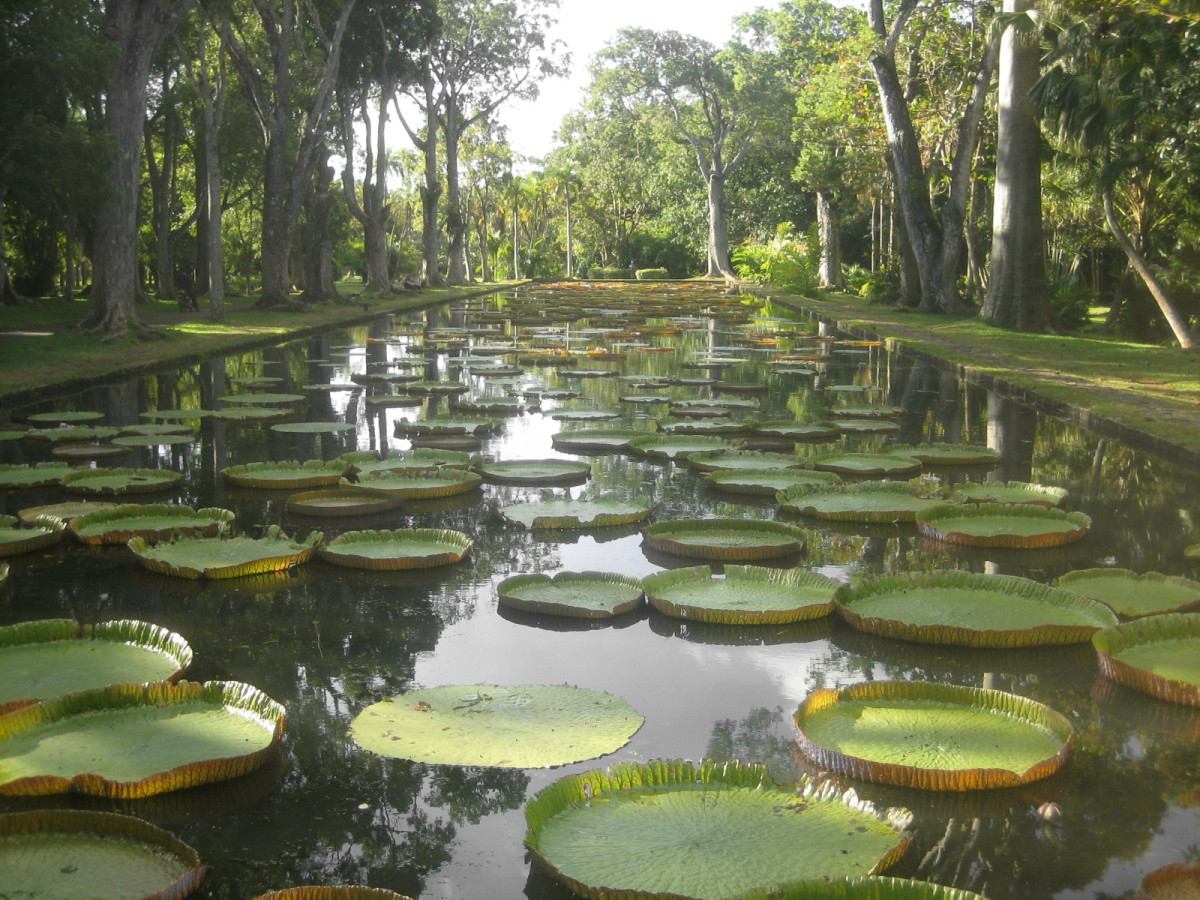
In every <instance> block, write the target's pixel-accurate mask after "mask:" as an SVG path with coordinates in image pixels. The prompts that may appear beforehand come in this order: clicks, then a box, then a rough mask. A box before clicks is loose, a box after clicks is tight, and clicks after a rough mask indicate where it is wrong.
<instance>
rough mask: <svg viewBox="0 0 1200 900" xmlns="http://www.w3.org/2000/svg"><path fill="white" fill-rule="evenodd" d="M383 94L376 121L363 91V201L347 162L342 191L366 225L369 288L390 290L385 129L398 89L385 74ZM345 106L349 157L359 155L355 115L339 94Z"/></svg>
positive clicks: (345, 143)
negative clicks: (389, 100) (355, 142)
mask: <svg viewBox="0 0 1200 900" xmlns="http://www.w3.org/2000/svg"><path fill="white" fill-rule="evenodd" d="M384 80H385V84H383V85H382V87H381V89H380V95H379V115H378V117H377V119H376V121H375V123H374V125H373V124H372V121H371V114H370V110H369V109H368V98H367V93H366V91H362V92H361V93H360V95H359V117H360V118H361V120H362V122H363V127H364V131H365V134H364V138H363V146H364V151H365V155H366V159H365V165H364V167H363V184H362V203H361V204H360V203H359V200H358V191H357V190H356V187H355V183H354V170H353V167H352V166H350V165H349V164H347V165H346V166H345V167H344V168H343V169H342V193H343V194H344V195H345V197H346V204H347V206H349V208H350V214H351V215H353V216H354V218H355V219H357V220H358V223H359V224H360V225H361V226H362V229H363V247H364V250H365V251H366V257H367V271H366V289H367V290H368V291H370V292H371V293H376V294H387V293H389V292H390V291H391V289H392V283H391V277H390V275H389V273H388V251H387V212H388V205H387V143H386V139H385V134H384V131H385V129H386V127H387V105H388V98H389V97H391V96H392V95H393V94H394V93H395V88H394V86H393V85H392V84H391V83H390V82H389V79H388V77H387V76H386V75H385V76H384ZM339 103H340V106H341V110H342V115H341V122H340V125H341V138H342V155H343V156H344V158H345V159H346V160H352V159H354V158H355V154H354V140H355V135H354V119H353V115H352V109H351V104H350V100H349V98H348V97H339Z"/></svg>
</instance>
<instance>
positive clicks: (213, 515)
mask: <svg viewBox="0 0 1200 900" xmlns="http://www.w3.org/2000/svg"><path fill="white" fill-rule="evenodd" d="M233 518H234V516H233V513H232V512H230V511H229V510H227V509H217V508H213V507H209V508H206V509H193V508H192V507H190V506H176V505H174V504H168V503H154V504H150V505H142V504H136V503H130V504H123V505H121V506H114V507H112V508H110V509H104V510H97V511H94V512H89V513H85V514H84V515H81V516H76V517H75V518H73V519H72V520H71V522H70V524H69V525H68V526H67V527H68V528H69V529H70V531H71V533H72V534H74V535H75V537H77V538H79V540H81V541H83V542H84V543H85V544H93V545H97V546H98V545H100V544H125V543H128V542H129V541H131V540H133V539H134V538H135V537H140V538H142V539H143V540H145V541H146V542H147V543H151V544H154V543H157V542H158V541H161V540H165V539H167V538H169V537H172V536H174V535H189V536H195V537H216V536H217V535H219V534H223V533H224V532H225V530H226V529H227V528H228V527H229V526H230V525H231V524H232V523H233Z"/></svg>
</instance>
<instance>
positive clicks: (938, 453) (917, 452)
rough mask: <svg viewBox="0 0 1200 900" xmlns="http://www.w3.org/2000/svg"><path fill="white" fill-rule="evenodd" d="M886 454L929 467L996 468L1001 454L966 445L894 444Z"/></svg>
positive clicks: (986, 448)
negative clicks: (906, 457)
mask: <svg viewBox="0 0 1200 900" xmlns="http://www.w3.org/2000/svg"><path fill="white" fill-rule="evenodd" d="M883 452H884V453H895V454H896V455H897V456H910V457H912V458H913V459H919V460H920V461H921V462H922V463H924V464H925V465H927V466H994V465H996V464H997V463H998V462H1000V453H999V452H998V451H996V450H993V449H992V448H991V447H980V446H967V445H965V444H963V445H960V444H915V445H913V444H893V445H892V446H890V447H886V448H884V451H883Z"/></svg>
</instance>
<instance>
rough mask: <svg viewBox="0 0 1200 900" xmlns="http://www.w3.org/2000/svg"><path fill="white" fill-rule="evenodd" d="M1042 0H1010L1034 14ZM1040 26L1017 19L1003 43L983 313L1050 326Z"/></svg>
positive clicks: (1025, 326) (1007, 322) (998, 320)
mask: <svg viewBox="0 0 1200 900" xmlns="http://www.w3.org/2000/svg"><path fill="white" fill-rule="evenodd" d="M1034 5H1035V4H1034V0H1004V12H1005V13H1028V12H1031V11H1032V10H1033V8H1034ZM1038 67H1039V47H1038V31H1037V29H1036V28H1035V27H1033V26H1032V23H1030V24H1029V25H1026V26H1023V27H1018V26H1016V25H1011V24H1010V25H1009V26H1008V27H1007V28H1006V29H1005V30H1004V35H1003V37H1002V38H1001V41H1000V79H999V86H998V91H997V106H998V114H997V142H996V187H995V197H994V201H993V212H992V262H991V274H990V276H989V279H988V293H987V301H986V302H985V303H984V305H983V309H982V310H981V312H980V315H981V316H982V317H983V319H984V320H985V321H988V322H990V323H991V324H993V325H997V326H999V327H1001V328H1012V329H1016V330H1018V331H1045V330H1046V329H1047V328H1048V327H1049V324H1050V297H1049V287H1048V285H1047V283H1046V258H1045V250H1044V244H1043V242H1042V176H1041V171H1042V155H1041V154H1042V148H1041V131H1040V129H1039V127H1038V118H1037V111H1036V110H1035V109H1034V105H1033V100H1032V98H1031V97H1030V90H1031V89H1032V88H1033V85H1034V83H1035V82H1036V81H1037V79H1038Z"/></svg>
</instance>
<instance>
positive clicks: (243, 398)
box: [218, 391, 304, 406]
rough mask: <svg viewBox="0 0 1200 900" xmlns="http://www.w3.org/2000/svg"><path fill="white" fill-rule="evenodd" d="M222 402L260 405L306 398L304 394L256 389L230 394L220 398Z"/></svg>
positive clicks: (296, 401)
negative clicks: (251, 391)
mask: <svg viewBox="0 0 1200 900" xmlns="http://www.w3.org/2000/svg"><path fill="white" fill-rule="evenodd" d="M218 399H219V400H220V401H221V402H222V403H249V404H251V405H253V406H259V405H261V404H264V403H267V404H270V403H299V402H300V401H301V400H303V399H304V395H303V394H278V393H271V392H269V391H255V392H253V393H250V394H230V395H229V396H227V397H219V398H218Z"/></svg>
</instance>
